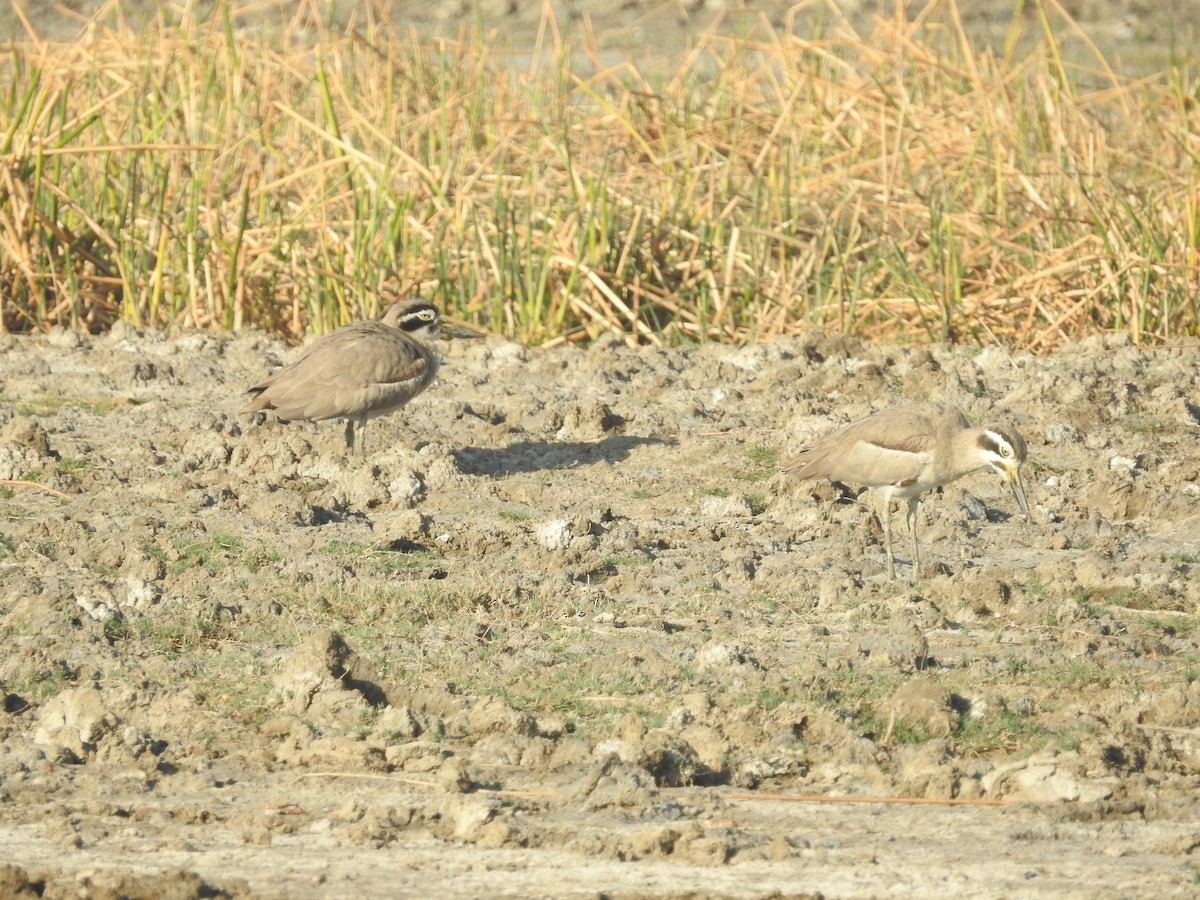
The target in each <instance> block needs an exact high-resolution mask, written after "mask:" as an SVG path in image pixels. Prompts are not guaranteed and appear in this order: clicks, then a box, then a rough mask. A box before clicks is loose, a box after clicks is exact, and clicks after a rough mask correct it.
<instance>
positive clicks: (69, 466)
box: [55, 457, 92, 472]
mask: <svg viewBox="0 0 1200 900" xmlns="http://www.w3.org/2000/svg"><path fill="white" fill-rule="evenodd" d="M91 467H92V461H91V460H90V459H83V458H80V457H65V458H64V459H60V460H59V461H58V462H57V463H55V468H56V469H58V471H60V472H82V471H84V470H86V469H90V468H91Z"/></svg>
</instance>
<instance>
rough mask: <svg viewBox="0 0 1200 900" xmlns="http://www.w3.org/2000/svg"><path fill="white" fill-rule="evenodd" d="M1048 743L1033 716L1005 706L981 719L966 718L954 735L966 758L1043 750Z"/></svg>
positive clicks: (976, 717) (991, 711) (984, 715)
mask: <svg viewBox="0 0 1200 900" xmlns="http://www.w3.org/2000/svg"><path fill="white" fill-rule="evenodd" d="M1045 740H1046V730H1045V729H1044V728H1043V727H1042V726H1041V725H1039V724H1038V723H1037V722H1036V721H1035V720H1034V719H1033V718H1032V717H1031V716H1026V715H1022V714H1020V713H1018V712H1016V711H1014V710H1011V709H1009V708H1007V707H1003V706H1002V707H1000V708H998V709H989V710H988V711H987V712H986V713H984V714H983V715H980V716H970V715H968V716H963V717H962V718H961V719H960V720H959V725H958V732H957V734H956V735H955V741H956V743H957V744H958V747H959V750H960V752H961V753H962V754H963V755H965V756H986V755H988V754H992V753H1012V752H1014V751H1018V750H1029V749H1032V748H1035V747H1040V746H1042V745H1043V744H1044V742H1045Z"/></svg>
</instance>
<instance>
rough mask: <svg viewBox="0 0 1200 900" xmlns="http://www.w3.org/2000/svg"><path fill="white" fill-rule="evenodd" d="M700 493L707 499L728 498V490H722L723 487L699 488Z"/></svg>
mask: <svg viewBox="0 0 1200 900" xmlns="http://www.w3.org/2000/svg"><path fill="white" fill-rule="evenodd" d="M700 493H702V494H704V495H705V496H707V497H728V496H729V488H723V487H719V486H717V487H706V488H700Z"/></svg>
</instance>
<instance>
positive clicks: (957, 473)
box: [785, 406, 1029, 578]
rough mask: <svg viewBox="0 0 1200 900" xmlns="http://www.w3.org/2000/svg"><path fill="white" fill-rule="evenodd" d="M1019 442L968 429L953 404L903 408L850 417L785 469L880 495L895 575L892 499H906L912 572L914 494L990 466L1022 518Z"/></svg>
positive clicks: (1008, 431) (1009, 434)
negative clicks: (852, 419)
mask: <svg viewBox="0 0 1200 900" xmlns="http://www.w3.org/2000/svg"><path fill="white" fill-rule="evenodd" d="M1027 452H1028V451H1027V448H1026V446H1025V441H1024V439H1023V438H1022V437H1021V435H1020V434H1019V433H1018V432H1017V430H1016V429H1015V428H1012V427H1008V426H998V425H992V426H987V427H984V428H973V427H972V426H971V424H970V423H969V422H968V421H967V419H966V416H964V415H963V414H962V412H961V411H960V410H958V409H954V408H950V407H937V406H909V407H902V408H900V409H888V410H883V411H881V412H877V413H875V414H873V415H870V416H867V417H866V418H865V419H860V420H858V421H857V422H852V423H851V424H849V425H846V426H845V427H844V428H841V429H839V430H837V431H835V432H833V433H832V434H830V435H827V436H826V437H824V438H822V439H821V440H820V441H818V442H817V443H816V444H815V445H814V446H812V447H810V448H809V449H807V450H804V451H802V452H801V453H800V454H799V455H798V456H797V457H796V459H795V460H794V461H793V462H792V463H791V464H789V465H788V466H787V468H786V469H785V471H786V472H788V473H789V474H791V475H795V476H796V477H797V478H800V479H802V480H804V479H810V478H827V479H829V480H830V481H843V482H849V483H853V484H862V485H865V486H866V487H869V488H871V489H873V490H875V491H876V492H877V493H879V494H881V495H882V496H883V498H884V507H883V509H884V513H883V531H884V540H885V542H886V546H887V558H888V576H889V577H892V578H894V577H895V575H896V568H895V561H894V559H893V556H892V501H893V500H907V501H908V514H907V516H906V517H905V518H906V519H907V522H908V530H909V534H910V536H911V537H912V572H913V576H914V577H915V575H916V571H917V567H918V565H919V558H918V550H917V530H916V525H917V523H916V514H917V504H918V503H919V502H920V497H921V494H923V493H925V491H928V490H930V489H932V488H935V487H938V486H940V485H943V484H949V483H950V482H952V481H956V480H957V479H959V478H961V477H962V476H964V475H967V474H970V473H971V472H975V471H978V470H979V469H983V468H990V469H991V470H993V471H994V472H996V473H997V474H998V475H1000V476H1001V477H1002V478H1004V480H1005V481H1006V482H1007V483H1008V484H1009V486H1010V487H1011V488H1012V492H1013V496H1014V497H1016V500H1017V504H1018V505H1019V506H1020V507H1021V512H1023V513H1024V514H1025V515H1026V517H1028V515H1029V504H1028V503H1027V502H1026V499H1025V489H1024V486H1023V485H1022V484H1021V471H1020V469H1021V464H1022V463H1024V462H1025V457H1026V455H1027Z"/></svg>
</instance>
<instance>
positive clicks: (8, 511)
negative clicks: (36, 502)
mask: <svg viewBox="0 0 1200 900" xmlns="http://www.w3.org/2000/svg"><path fill="white" fill-rule="evenodd" d="M10 496H11V495H10ZM33 514H34V513H33V511H32V510H30V509H26V508H25V507H24V506H21V505H20V504H18V503H3V502H0V519H8V520H10V521H17V520H20V519H27V518H29V517H30V516H32V515H33Z"/></svg>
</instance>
